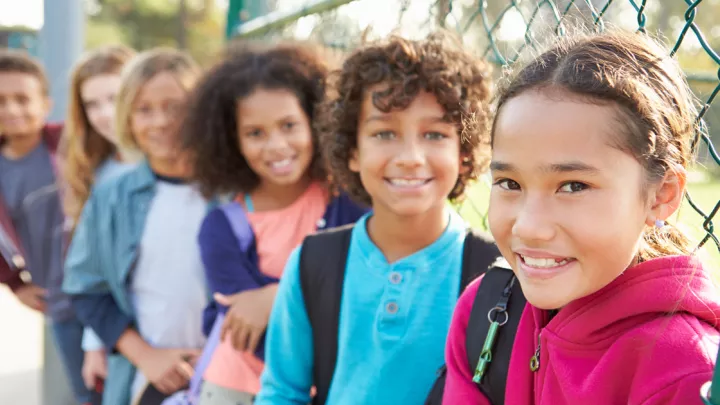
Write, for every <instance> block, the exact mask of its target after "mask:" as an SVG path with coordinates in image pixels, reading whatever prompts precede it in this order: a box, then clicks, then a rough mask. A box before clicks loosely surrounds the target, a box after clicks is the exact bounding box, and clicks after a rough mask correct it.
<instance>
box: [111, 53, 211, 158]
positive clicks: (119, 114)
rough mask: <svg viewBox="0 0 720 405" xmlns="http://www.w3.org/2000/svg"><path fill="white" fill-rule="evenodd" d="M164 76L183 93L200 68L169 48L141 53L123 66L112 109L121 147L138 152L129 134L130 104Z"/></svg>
mask: <svg viewBox="0 0 720 405" xmlns="http://www.w3.org/2000/svg"><path fill="white" fill-rule="evenodd" d="M164 72H167V73H170V74H172V75H173V76H174V77H175V79H176V80H177V82H178V83H179V84H180V86H181V87H182V88H183V89H184V90H186V91H187V92H190V91H191V90H192V88H193V87H194V85H195V83H196V82H197V80H198V79H199V77H200V73H201V72H200V67H199V66H198V65H197V63H195V61H193V59H192V58H191V57H190V56H189V55H188V54H186V53H184V52H182V51H178V50H175V49H171V48H156V49H152V50H149V51H145V52H143V53H141V54H139V55H138V56H137V57H136V58H135V59H133V61H132V62H131V63H129V64H128V65H127V66H125V69H124V70H123V78H122V83H121V85H120V91H119V92H118V96H117V107H116V108H115V131H116V134H117V135H116V136H117V138H118V143H119V145H120V146H121V147H123V148H126V149H128V150H131V151H133V152H136V153H137V152H140V148H139V146H138V144H137V142H136V141H135V137H134V136H133V134H132V131H131V130H130V116H131V115H132V109H133V103H134V102H135V99H136V98H137V95H138V93H139V92H140V90H141V89H142V87H143V86H144V85H145V84H146V83H147V82H149V81H150V80H151V79H152V78H153V77H155V76H156V75H158V74H160V73H164Z"/></svg>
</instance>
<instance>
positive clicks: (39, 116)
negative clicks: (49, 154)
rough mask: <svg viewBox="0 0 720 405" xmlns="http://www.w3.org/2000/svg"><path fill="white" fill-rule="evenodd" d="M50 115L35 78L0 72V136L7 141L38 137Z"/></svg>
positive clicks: (19, 73) (44, 95) (41, 89)
mask: <svg viewBox="0 0 720 405" xmlns="http://www.w3.org/2000/svg"><path fill="white" fill-rule="evenodd" d="M49 112H50V100H49V98H48V97H47V96H46V94H45V91H44V90H43V86H42V83H41V82H40V80H38V78H37V77H35V76H33V75H31V74H28V73H23V72H2V73H0V134H3V135H4V136H7V137H8V138H10V139H12V138H22V137H27V136H38V135H39V134H40V131H41V130H42V127H43V125H45V120H46V118H47V115H48V113H49Z"/></svg>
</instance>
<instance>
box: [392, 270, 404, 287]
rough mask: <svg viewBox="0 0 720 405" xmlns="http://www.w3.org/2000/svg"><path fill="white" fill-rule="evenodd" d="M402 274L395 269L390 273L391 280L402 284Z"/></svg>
mask: <svg viewBox="0 0 720 405" xmlns="http://www.w3.org/2000/svg"><path fill="white" fill-rule="evenodd" d="M402 279H403V277H402V274H400V273H398V272H397V271H394V272H392V273H390V282H391V283H393V284H400V283H401V282H402Z"/></svg>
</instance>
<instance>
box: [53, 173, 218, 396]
mask: <svg viewBox="0 0 720 405" xmlns="http://www.w3.org/2000/svg"><path fill="white" fill-rule="evenodd" d="M155 185H156V178H155V175H154V174H153V172H152V170H151V169H150V166H149V165H148V163H147V162H142V163H140V164H139V165H137V167H135V168H133V169H131V170H129V171H128V172H127V173H124V174H123V175H121V176H118V177H116V178H114V179H111V180H110V181H108V182H105V183H103V184H100V185H98V187H97V188H96V189H95V190H93V193H92V195H91V196H90V199H89V200H88V201H87V203H86V205H85V207H84V209H83V213H82V216H81V218H80V221H79V222H78V224H77V227H76V229H75V233H74V236H73V240H72V243H71V245H70V248H69V250H68V253H67V257H66V260H65V279H64V283H63V289H64V291H65V292H66V293H68V294H71V295H80V294H110V295H111V296H112V298H113V300H114V301H115V303H116V304H117V306H118V307H119V309H120V311H121V312H122V313H123V314H125V315H126V316H127V317H128V318H130V319H132V320H135V314H134V309H133V305H132V300H131V296H130V291H129V288H128V286H129V285H130V280H129V278H130V277H131V272H132V270H133V268H134V266H135V264H136V262H137V259H138V255H139V246H140V241H141V237H142V234H143V230H144V226H145V222H146V219H147V214H148V210H149V207H150V203H151V201H152V200H153V198H154V196H155ZM211 206H213V205H212V204H211ZM76 309H78V308H77V306H76ZM80 312H81V311H80V310H79V309H78V313H80ZM198 315H199V314H198ZM135 371H136V370H135V367H134V366H133V365H132V364H131V363H130V362H129V361H128V359H126V358H125V357H124V356H123V355H122V354H120V353H118V352H117V351H112V350H109V353H108V378H107V379H106V381H105V387H104V392H103V404H105V405H128V404H129V403H130V400H131V398H130V388H131V385H132V382H133V379H134V377H135Z"/></svg>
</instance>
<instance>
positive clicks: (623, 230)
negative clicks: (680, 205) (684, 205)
mask: <svg viewBox="0 0 720 405" xmlns="http://www.w3.org/2000/svg"><path fill="white" fill-rule="evenodd" d="M547 91H553V94H552V97H548V94H547V93H546V92H547ZM618 120H619V114H618V110H617V108H616V107H615V106H614V105H613V104H609V103H606V104H602V103H589V102H587V101H586V100H582V99H580V98H579V97H576V96H572V95H569V94H567V93H564V92H563V91H561V90H528V91H525V92H524V93H522V94H520V95H518V96H516V97H514V98H512V99H510V100H509V101H507V102H506V103H505V104H504V105H503V106H502V108H501V111H500V114H499V116H498V117H497V122H496V123H495V129H494V139H493V157H492V163H491V170H492V177H493V188H492V192H491V197H490V211H489V222H490V229H491V231H492V234H493V235H494V237H495V239H496V241H497V244H498V246H499V248H500V250H501V252H502V254H503V256H504V257H505V258H506V259H507V260H508V261H509V262H510V264H511V265H512V267H513V270H514V272H515V274H516V275H517V277H518V279H519V281H520V283H521V285H522V289H523V292H524V293H525V295H526V296H527V299H528V301H529V302H531V303H532V304H533V305H535V306H536V307H539V308H543V309H556V308H560V307H562V306H564V305H566V304H568V303H569V302H571V301H573V300H575V299H578V298H581V297H584V296H587V295H589V294H592V293H594V292H596V291H598V290H600V289H601V288H603V287H604V286H606V285H608V284H609V283H610V282H611V281H613V280H614V279H615V278H616V277H618V275H620V273H622V272H623V271H624V270H625V269H626V268H627V267H628V266H630V265H631V264H632V263H633V260H634V259H635V257H636V255H637V252H638V249H639V246H640V243H641V240H642V233H643V229H644V227H645V226H646V224H652V223H653V221H654V220H655V219H656V215H657V207H656V204H655V201H656V199H657V190H656V188H655V187H649V188H650V190H648V186H646V183H647V181H646V176H645V173H644V169H643V167H642V165H641V164H640V163H639V162H638V161H637V160H636V159H635V158H634V157H632V156H631V155H630V154H628V153H626V152H624V151H622V150H621V149H620V148H619V147H618V146H617V145H618V142H621V141H622V140H623V136H624V134H623V133H622V132H621V131H622V126H621V125H619V124H618ZM666 217H667V216H664V217H663V218H661V219H664V218H666Z"/></svg>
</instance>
